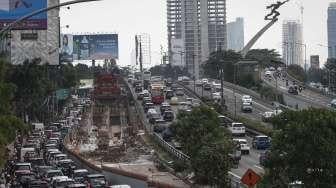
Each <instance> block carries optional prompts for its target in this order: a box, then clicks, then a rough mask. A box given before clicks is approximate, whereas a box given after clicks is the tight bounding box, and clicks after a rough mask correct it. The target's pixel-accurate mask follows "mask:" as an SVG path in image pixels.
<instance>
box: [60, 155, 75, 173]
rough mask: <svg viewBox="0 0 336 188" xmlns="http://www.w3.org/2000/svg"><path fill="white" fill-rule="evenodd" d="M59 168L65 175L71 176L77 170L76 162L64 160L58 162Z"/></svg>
mask: <svg viewBox="0 0 336 188" xmlns="http://www.w3.org/2000/svg"><path fill="white" fill-rule="evenodd" d="M57 167H58V168H59V169H61V170H62V172H63V174H64V175H67V176H70V175H71V173H72V172H73V170H74V169H76V165H75V162H74V161H73V160H71V159H63V160H60V161H58V162H57Z"/></svg>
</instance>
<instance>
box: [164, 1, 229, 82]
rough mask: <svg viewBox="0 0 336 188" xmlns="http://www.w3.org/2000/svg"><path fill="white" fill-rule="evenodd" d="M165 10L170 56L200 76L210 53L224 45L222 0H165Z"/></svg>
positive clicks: (193, 73) (224, 17)
mask: <svg viewBox="0 0 336 188" xmlns="http://www.w3.org/2000/svg"><path fill="white" fill-rule="evenodd" d="M167 10H168V11H167V20H168V48H169V49H168V51H169V57H170V59H169V60H170V62H171V63H173V64H174V63H175V64H182V65H183V66H186V67H187V68H188V72H189V73H190V74H191V75H195V77H196V78H199V77H200V73H201V70H200V67H201V65H202V63H203V62H205V61H206V60H207V59H208V57H209V54H210V53H211V52H214V51H217V50H220V49H223V50H224V49H226V45H227V36H226V4H225V0H167ZM179 40H181V41H179ZM177 44H178V45H177ZM181 44H182V45H181ZM176 46H179V47H180V48H181V49H183V50H181V51H180V52H176V51H177V50H176V49H173V48H174V47H175V48H176ZM181 54H182V55H181ZM181 56H182V62H181V60H178V59H181ZM178 57H179V58H178ZM177 62H179V63H177Z"/></svg>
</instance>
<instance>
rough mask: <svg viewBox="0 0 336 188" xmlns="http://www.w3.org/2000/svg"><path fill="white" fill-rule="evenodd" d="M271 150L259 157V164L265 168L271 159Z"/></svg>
mask: <svg viewBox="0 0 336 188" xmlns="http://www.w3.org/2000/svg"><path fill="white" fill-rule="evenodd" d="M269 155H270V150H265V151H264V152H261V153H260V155H259V164H260V165H261V166H265V164H266V162H267V160H268V159H269Z"/></svg>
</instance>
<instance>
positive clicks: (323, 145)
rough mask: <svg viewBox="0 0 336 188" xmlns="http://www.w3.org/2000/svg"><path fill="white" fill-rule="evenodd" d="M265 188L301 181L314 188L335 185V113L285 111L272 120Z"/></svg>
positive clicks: (284, 185) (317, 110)
mask: <svg viewBox="0 0 336 188" xmlns="http://www.w3.org/2000/svg"><path fill="white" fill-rule="evenodd" d="M272 123H273V125H274V127H275V128H276V129H277V131H275V133H274V134H273V138H272V148H271V153H270V155H269V158H268V162H267V163H266V168H267V174H266V176H265V185H266V187H287V185H288V184H289V183H291V182H295V181H302V182H303V183H304V185H306V186H308V187H312V188H317V187H333V186H334V185H335V183H336V179H335V177H336V157H335V153H336V146H335V143H336V112H334V111H329V110H327V109H308V110H303V111H286V112H284V113H282V114H281V115H280V116H278V117H275V118H274V119H273V120H272Z"/></svg>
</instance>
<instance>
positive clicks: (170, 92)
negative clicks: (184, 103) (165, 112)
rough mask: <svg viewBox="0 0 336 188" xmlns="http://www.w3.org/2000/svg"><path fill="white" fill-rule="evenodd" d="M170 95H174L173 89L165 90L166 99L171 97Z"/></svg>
mask: <svg viewBox="0 0 336 188" xmlns="http://www.w3.org/2000/svg"><path fill="white" fill-rule="evenodd" d="M172 97H174V91H173V90H167V91H166V99H168V100H169V99H171V98H172Z"/></svg>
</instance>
